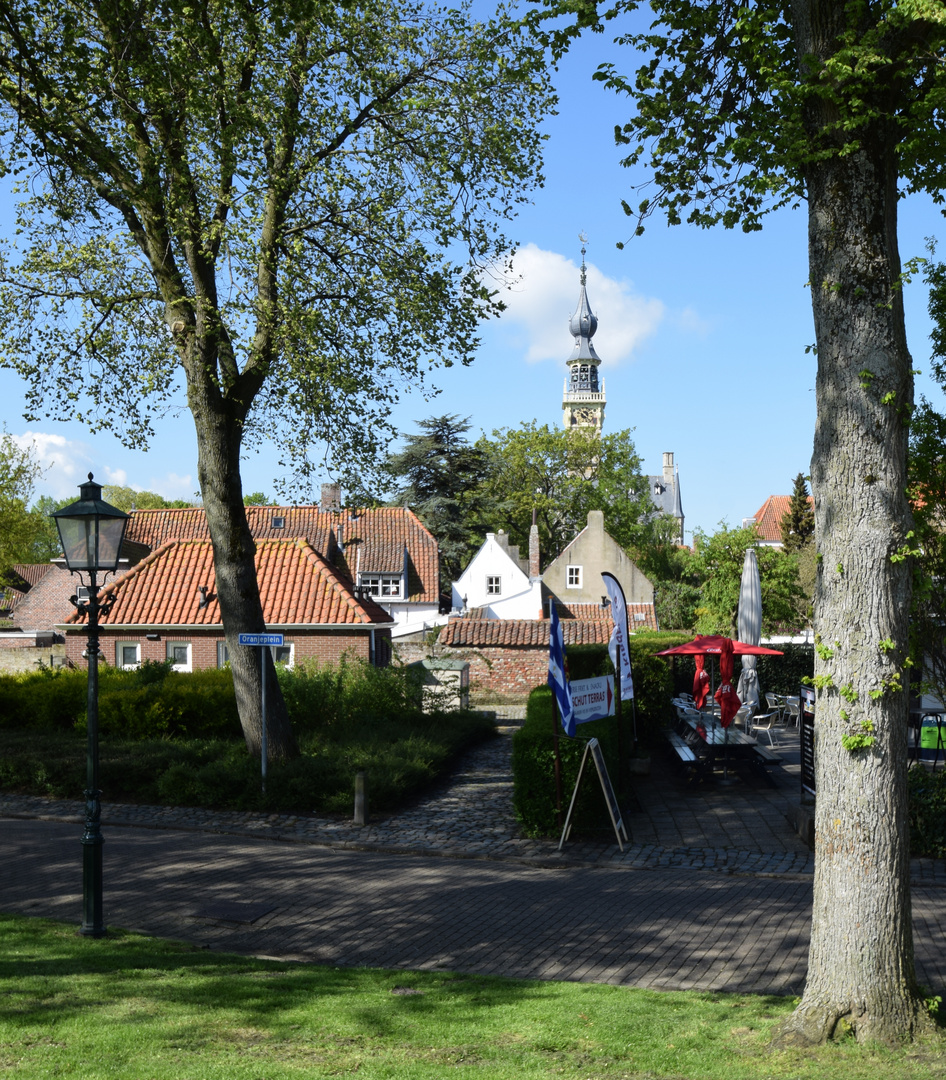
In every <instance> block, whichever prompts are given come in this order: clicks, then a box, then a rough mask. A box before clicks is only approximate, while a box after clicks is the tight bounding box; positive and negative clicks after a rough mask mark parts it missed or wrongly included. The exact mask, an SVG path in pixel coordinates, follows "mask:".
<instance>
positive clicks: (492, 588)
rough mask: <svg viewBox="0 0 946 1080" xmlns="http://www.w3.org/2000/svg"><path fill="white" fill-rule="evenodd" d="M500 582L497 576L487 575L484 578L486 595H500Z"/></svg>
mask: <svg viewBox="0 0 946 1080" xmlns="http://www.w3.org/2000/svg"><path fill="white" fill-rule="evenodd" d="M502 591H503V590H502V580H501V578H499V577H498V576H495V575H492V574H490V575H488V576H487V578H486V595H487V596H499V595H500V594H501V593H502Z"/></svg>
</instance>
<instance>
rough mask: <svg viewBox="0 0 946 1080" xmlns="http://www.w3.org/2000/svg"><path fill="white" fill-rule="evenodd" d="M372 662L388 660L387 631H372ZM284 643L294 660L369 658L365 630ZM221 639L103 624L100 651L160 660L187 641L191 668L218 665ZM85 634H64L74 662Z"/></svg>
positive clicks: (111, 656)
mask: <svg viewBox="0 0 946 1080" xmlns="http://www.w3.org/2000/svg"><path fill="white" fill-rule="evenodd" d="M374 634H375V650H376V653H377V655H376V657H375V663H376V664H377V665H378V666H380V667H383V666H385V665H386V664H387V663H389V662H390V656H391V634H390V631H389V630H386V629H385V630H381V629H379V630H375V632H374ZM284 639H285V643H286V644H287V645H290V644H291V645H294V654H295V662H296V663H298V662H300V661H301V660H308V659H314V660H317V661H319V663H323V664H334V663H337V662H338V661H339V660H340V659H341V657H342V656H344V655H348V656H350V657H354V658H358V659H361V660H368V659H369V652H370V640H369V635H368V634H367V633H365V632H361V633H353V632H352V631H349V630H323V631H320V632H318V633H307V632H306V631H304V630H302V631H297V632H292V633H290V632H288V631H287V632H286V633H285V634H284ZM222 641H224V636H223V633H222V632H221V631H220V630H219V629H218V628H215V629H213V630H197V629H194V630H193V631H190V632H176V631H174V632H172V631H168V632H166V633H164V632H162V633H160V634H159V635H158V640H157V641H150V640H148V638H147V636H146V635H145V633H143V632H141V631H134V632H130V633H129V632H125V633H122V632H121V631H120V630H110V629H108V628H106V627H103V628H102V629H101V631H100V633H99V650H100V655H101V659H102V660H103V661H104V662H105V663H107V664H111V665H114V664H115V663H116V655H117V654H116V647H117V645H118V643H119V642H125V643H129V644H132V643H134V644H137V645H138V646H139V653H140V657H141V660H153V661H158V662H161V663H163V662H164V661H165V660H166V659H167V650H168V643H169V642H181V643H189V644H190V646H191V667H192V668H193V670H194V671H198V670H203V669H205V668H215V667H216V666H217V646H218V644H219V643H220V642H222ZM85 645H86V635H85V633H81V632H75V631H70V632H69V633H68V634H67V635H66V655H67V656H68V658H69V659H70V660H71V661H72V662H73V663H75V664H77V665H78V664H84V662H85V661H84V660H83V658H82V653H83V652H84V651H85Z"/></svg>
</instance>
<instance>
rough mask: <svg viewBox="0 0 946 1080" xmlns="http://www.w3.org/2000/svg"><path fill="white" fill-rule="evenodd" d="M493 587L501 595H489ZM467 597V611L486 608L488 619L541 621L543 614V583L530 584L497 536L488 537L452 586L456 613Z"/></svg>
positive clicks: (461, 607)
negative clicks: (539, 619)
mask: <svg viewBox="0 0 946 1080" xmlns="http://www.w3.org/2000/svg"><path fill="white" fill-rule="evenodd" d="M490 584H491V585H492V589H493V590H496V589H497V588H498V590H499V591H498V592H496V591H490ZM464 597H465V598H466V607H467V609H468V610H472V609H473V608H483V609H485V611H486V616H487V618H489V619H538V618H541V614H542V583H541V581H540V580H538V579H537V580H535V581H530V580H529V576H528V574H525V573H523V571H522V568H521V567H520V566H519V564H518V563H516V562H514V561H513V560H512V559H511V558H510V557H509V553H508V552H507V551H506V550H505V548H503V547H502V546H501V545H500V544H499V542H498V541H497V539H496V534H495V533H487V534H486V542H485V543H484V544H483V546H482V547H481V548H480V550H479V551H478V552H477V553H476V554H475V555H474V556H473V558H472V559H471V561H470V565H469V566H468V567H467V568H466V569H465V570H464V571H463V573H462V574H461V575H460V577H459V579H458V580H457V581H455V582H453V599H452V604H453V607H454V609H455V610H457V611H461V610H462V609H463V607H464V603H463V600H464Z"/></svg>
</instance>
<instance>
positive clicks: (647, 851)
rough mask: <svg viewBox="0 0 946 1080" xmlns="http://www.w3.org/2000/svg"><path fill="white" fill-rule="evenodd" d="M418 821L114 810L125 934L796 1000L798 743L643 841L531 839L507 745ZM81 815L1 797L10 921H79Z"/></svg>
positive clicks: (929, 912) (668, 806) (920, 954)
mask: <svg viewBox="0 0 946 1080" xmlns="http://www.w3.org/2000/svg"><path fill="white" fill-rule="evenodd" d="M503 730H504V734H503V735H502V736H501V737H500V738H498V739H496V740H494V741H493V742H491V743H489V744H486V746H484V747H481V748H478V749H477V750H476V751H473V752H471V753H470V754H469V755H468V756H467V757H466V758H465V759H464V760H463V761H462V762H461V763H460V765H459V768H458V769H457V770H456V771H455V772H454V774H453V775H452V776H451V777H450V779H449V780H448V781H446V782H445V783H444V784H443V785H441V786H440V787H439V788H438V789H436V790H434V791H432V792H430V793H428V794H427V795H426V796H425V797H424V798H423V799H419V800H418V801H417V802H416V804H415V805H413V806H411V807H409V808H407V809H406V810H405V811H403V812H402V813H398V814H396V815H390V816H387V817H384V818H381V819H379V820H377V821H373V822H372V823H371V824H369V825H367V826H365V827H362V828H357V827H356V826H354V825H352V824H351V823H350V822H345V821H336V820H332V819H327V818H320V817H318V816H315V815H252V814H220V813H214V812H211V811H203V810H193V809H187V808H183V809H182V808H165V807H137V806H135V807H132V806H115V805H111V806H110V805H108V803H106V804H105V806H104V808H103V832H104V835H105V838H106V845H105V915H106V921H107V922H108V923H109V924H110V925H113V926H123V927H126V928H130V929H137V930H142V931H144V932H146V933H151V934H156V935H159V936H166V937H173V938H178V939H183V940H188V941H194V942H197V943H200V944H202V945H207V946H209V947H212V948H217V949H225V950H229V951H235V952H243V953H252V954H254V955H268V956H279V957H285V958H292V959H298V960H307V961H314V962H319V963H331V964H341V965H370V966H381V967H390V968H410V969H423V970H455V971H469V972H479V973H486V974H490V973H492V974H503V975H512V976H516V977H529V978H557V979H569V980H580V981H593V982H611V983H619V984H622V985H633V986H647V987H654V988H660V989H671V988H674V989H683V988H694V989H703V990H741V991H753V992H758V993H798V992H800V990H801V988H802V985H803V981H804V974H805V962H806V957H807V946H808V925H809V920H810V905H811V857H810V854H809V852H808V850H807V848H806V847H805V845H804V844H803V843H802V841H801V840H800V839H799V838H798V836H797V835H796V834H795V833H794V831H793V829H792V828H791V826H790V824H789V821H788V817H789V815H790V814H791V812H792V809H793V807H795V806H797V803H798V777H797V742H795V743H793V742H792V740H791V736H790V735H789V736H788V737H785V736H783V740H782V746H781V747H780V748H779V753H780V755H782V757H783V759H784V761H785V765H784V769H782V770H780V774H781V775H780V777H779V779H778V781H777V786H776V788H774V789H772V788H768V787H766V786H764V785H763V784H762V782H761V780H757V779H756V778H754V777H751V776H750V777H740V779H739V782H738V783H737V784H734V785H733V786H731V787H723V786H718V785H712V784H708V785H701V786H699V787H697V788H693V787H690V786H687V785H686V784H685V783H684V782H683V780H682V779H681V778H680V777H679V776H678V775H677V774H676V773H675V772H674V771H673V770H671V769H670V767H669V765H665V764H664V763H662V762H655V769H654V773H653V774H652V775H651V776H650V777H647V778H642V779H640V780H639V781H638V783H637V784H636V785H635V791H636V794H637V799H638V801H639V803H640V807H641V808H640V809H636V810H633V811H632V812H631V813H629V814H628V816H627V819H628V824H629V827H630V831H631V834H632V835H631V843H629V844H628V845H626V846H625V852H624V853H623V854H622V853H620V852H619V850H618V847H617V845H616V843H615V842H614V840H613V837H606V836H602V837H601V838H600V839H596V840H593V841H582V842H579V843H568V844H567V845H566V846H565V850H564V851H563V852H562V853H559V852H558V845H557V842H555V841H535V840H529V839H526V838H523V837H522V836H520V835H519V832H518V829H517V827H516V823H515V821H514V819H513V816H512V807H511V777H510V775H509V734H510V729H508V728H507V729H503ZM81 812H82V808H81V805H80V804H77V803H75V802H73V803H66V802H56V801H52V800H42V799H25V798H20V797H16V796H0V818H3V819H4V827H3V830H2V832H0V853H2V858H3V865H5V866H6V867H7V868H8V870H9V869H10V868H12V867H15V868H16V871H15V873H9V872H8V873H7V874H5V875H3V877H2V878H0V909H2V910H5V911H14V912H24V913H30V914H38V915H39V914H41V915H48V916H51V917H55V918H61V919H65V920H67V921H75V922H77V923H78V921H79V919H80V916H81V896H80V891H81V852H80V845H79V842H78V841H79V836H80V833H81V829H79V828H78V825H79V822H80V821H81ZM911 876H912V879H913V898H914V926H915V936H916V951H917V967H918V974H919V977H920V979H921V980H922V981H923V982H924V983H925V984H926V985H929V986H933V987H941V986H944V985H946V960H944V958H943V956H942V955H941V952H942V950H941V949H940V945H939V943H940V941H941V940H942V934H943V930H944V928H946V889H943V888H942V887H941V886H942V885H943V884H946V873H944V868H943V866H942V863H940V862H939V861H934V860H917V861H915V862H914V863H913V866H912V875H911Z"/></svg>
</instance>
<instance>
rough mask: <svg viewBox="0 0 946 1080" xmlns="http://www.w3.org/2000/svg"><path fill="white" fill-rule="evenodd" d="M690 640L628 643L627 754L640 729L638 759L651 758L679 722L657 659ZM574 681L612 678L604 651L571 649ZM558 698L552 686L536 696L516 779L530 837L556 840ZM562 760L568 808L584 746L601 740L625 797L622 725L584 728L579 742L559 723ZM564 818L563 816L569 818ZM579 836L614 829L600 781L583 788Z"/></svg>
mask: <svg viewBox="0 0 946 1080" xmlns="http://www.w3.org/2000/svg"><path fill="white" fill-rule="evenodd" d="M685 640H686V638H685V637H681V636H680V635H667V634H652V633H645V634H635V635H633V636H632V637H631V638H630V641H629V652H630V656H631V671H632V673H633V676H634V695H635V700H634V703H633V705H632V704H631V702H629V701H626V702H624V703H623V709H624V717H623V721H624V730H625V732H627V742H626V744H625V746H626V753H627V754H628V756H630V754H631V751H632V749H635V748H634V747H633V746H632V739H631V732H632V730H633V729H634V727H636V731H637V744H638V745H637V747H636V750H637V751H638V752H643V753H649V752H650V751H651V750H652V749H653V747H654V746H655V745H656V742H657V739H658V738H659V732H660V731H661V730H662V729H663V728H665V727H666V726H667V725H668V724H669V723H670V721H671V719H672V707H671V704H670V698H671V696H672V685H671V669H670V666H669V665H668V664H667V663H666V661H665V660H664V659H662V658H660V657H657V656H655V655H654V654H655V653H657V652H659V651H660V650H661V649H666V648H669V647H670V646H671V645H677V644H681V643H682V642H683V641H685ZM566 662H567V664H568V676H569V681H574V680H576V679H587V678H593V677H594V676H596V675H602V674H608V675H609V674H613V671H614V669H613V667H612V666H611V661H610V659H609V657H608V652H607V647H606V646H604V645H586V646H569V647H568V648H567V649H566ZM552 708H553V705H552V692H551V690H550V689H549V688H548V687H547V686H539V687H536V689H534V690H533V691H532V693H531V694H530V695H529V702H528V706H527V711H526V720H525V723H524V724H523V726H522V727H521V728H520V729H519V731H517V732H516V733H515V735H513V741H512V771H513V784H514V790H513V806H514V808H515V811H516V817H517V819H518V820H519V823H520V825H521V826H522V828H523V830H524V831H525V832H526V833H527V835H530V836H553V835H555V834H556V833H557V830H558V825H557V817H556V810H555V773H554V749H553V743H552ZM556 724H558V730H559V733H560V738H559V752H560V755H561V761H562V791H563V798H564V799H565V801H566V806H565V809H566V810H567V802H568V800H569V799H570V798H571V792H572V790H573V789H574V786H575V779H576V777H577V775H578V768H579V766H580V764H581V755H582V754H583V753H584V747H585V742H586V741H587V740H588V739H589V738H596V739H597V740H598V741H599V742H600V743H601V747H602V752H603V753H604V757H605V763H606V765H607V767H608V773H609V775H610V777H611V783H612V784H613V785H614V787H615V790H618V786H619V781H620V773H619V771H618V766H619V762H618V756H617V754H618V733H617V722H616V718H615V717H609V718H607V719H604V720H594V721H591V722H589V723H587V724H581V725H579V727H578V728H577V734H576V737H575V738H574V739H569V738H567V737H566V736H565V735H563V734H561V725H560V723H559V722H558V720H557V719H556ZM563 813H564V811H563ZM574 820H575V825H574V829H575V831H577V832H582V831H594V830H597V829H601V828H604V827H607V828H610V822H609V819H608V813H607V807H606V806H605V804H604V800H603V798H602V795H601V789H600V786H599V784H598V782H597V778H596V776H595V775H594V774H592V776H591V777H587V776H586V777H585V778H584V779H583V780H582V788H581V791H580V793H579V799H578V802H577V803H576V807H575V815H574Z"/></svg>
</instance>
